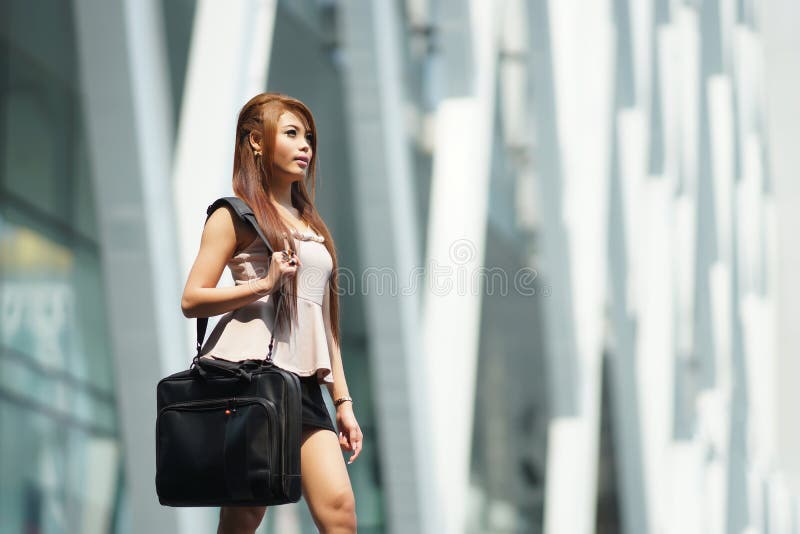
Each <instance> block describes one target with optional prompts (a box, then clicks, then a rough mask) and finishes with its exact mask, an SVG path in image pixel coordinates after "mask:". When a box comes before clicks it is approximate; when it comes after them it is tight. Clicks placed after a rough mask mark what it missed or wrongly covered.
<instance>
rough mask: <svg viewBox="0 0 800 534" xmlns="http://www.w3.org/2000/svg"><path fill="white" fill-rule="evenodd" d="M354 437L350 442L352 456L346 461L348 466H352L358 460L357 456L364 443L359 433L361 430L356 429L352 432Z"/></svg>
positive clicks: (362, 436)
mask: <svg viewBox="0 0 800 534" xmlns="http://www.w3.org/2000/svg"><path fill="white" fill-rule="evenodd" d="M354 434H355V436H353V437H352V439H351V440H350V444H351V450H352V451H353V455H352V456H350V459H349V460H348V461H347V463H348V465H349V464H352V463H353V462H355V461H356V458H358V455H359V454H361V449H362V445H363V442H364V435H363V434H362V433H361V429H360V428H358V427H356V430H355V432H354Z"/></svg>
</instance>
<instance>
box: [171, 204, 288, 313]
mask: <svg viewBox="0 0 800 534" xmlns="http://www.w3.org/2000/svg"><path fill="white" fill-rule="evenodd" d="M236 247H237V228H236V223H235V220H234V218H233V215H232V214H231V212H230V210H229V209H228V208H227V207H226V208H224V209H222V208H221V209H218V210H216V211H215V212H214V213H212V214H211V217H209V219H208V221H207V222H206V226H205V228H204V229H203V237H202V238H201V240H200V250H199V252H198V253H197V258H196V259H195V261H194V265H192V269H191V271H190V272H189V277H188V279H187V280H186V287H185V288H184V290H183V297H182V298H181V309H182V310H183V315H185V316H186V317H211V316H214V315H220V314H223V313H226V312H229V311H231V310H235V309H236V308H240V307H242V306H244V305H245V304H249V303H251V302H254V301H256V300H258V299H259V298H261V297H263V296H264V295H266V294H268V293H270V292H271V291H272V289H273V287H274V283H272V282H271V278H270V277H267V278H259V279H257V280H254V281H253V283H252V284H243V285H237V286H234V287H219V288H218V287H216V286H217V283H218V282H219V279H220V276H222V271H223V269H225V265H226V264H227V263H228V260H229V259H230V258H231V257H233V255H234V253H235V252H236Z"/></svg>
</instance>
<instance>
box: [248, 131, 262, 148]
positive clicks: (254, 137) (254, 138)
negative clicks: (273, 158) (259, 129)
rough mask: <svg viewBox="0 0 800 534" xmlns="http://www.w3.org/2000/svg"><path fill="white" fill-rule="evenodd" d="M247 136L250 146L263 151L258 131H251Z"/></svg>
mask: <svg viewBox="0 0 800 534" xmlns="http://www.w3.org/2000/svg"><path fill="white" fill-rule="evenodd" d="M247 138H248V140H249V141H250V148H252V149H253V151H254V152H261V139H260V136H259V135H258V134H257V133H256V132H250V135H248V136H247Z"/></svg>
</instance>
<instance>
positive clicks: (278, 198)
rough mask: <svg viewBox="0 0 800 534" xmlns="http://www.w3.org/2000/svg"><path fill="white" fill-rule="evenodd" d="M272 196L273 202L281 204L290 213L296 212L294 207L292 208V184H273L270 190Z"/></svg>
mask: <svg viewBox="0 0 800 534" xmlns="http://www.w3.org/2000/svg"><path fill="white" fill-rule="evenodd" d="M276 181H277V180H276ZM270 196H271V197H272V198H271V200H272V202H275V203H276V204H280V205H281V206H283V207H284V208H286V209H287V210H289V212H293V211H294V206H292V182H287V183H285V184H284V183H276V184H273V186H272V188H271V189H270Z"/></svg>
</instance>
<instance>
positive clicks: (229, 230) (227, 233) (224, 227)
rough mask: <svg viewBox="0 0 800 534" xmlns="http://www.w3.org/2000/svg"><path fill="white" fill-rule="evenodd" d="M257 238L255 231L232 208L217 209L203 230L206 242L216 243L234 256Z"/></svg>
mask: <svg viewBox="0 0 800 534" xmlns="http://www.w3.org/2000/svg"><path fill="white" fill-rule="evenodd" d="M255 237H256V235H255V232H254V231H253V229H252V228H250V227H249V226H247V225H246V224H245V223H243V222H242V221H241V220H240V219H239V217H238V216H236V214H235V213H234V211H233V208H231V207H230V206H222V207H220V208H218V209H216V210H215V211H214V213H212V214H211V216H210V217H209V218H208V221H206V225H205V228H204V229H203V241H204V242H206V241H209V242H214V243H215V244H217V245H218V246H220V245H221V246H222V247H223V248H225V249H229V250H230V251H231V252H232V254H235V253H236V252H237V251H239V250H242V249H243V248H245V247H247V245H248V244H250V243H251V242H252V241H253V239H254V238H255Z"/></svg>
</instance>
